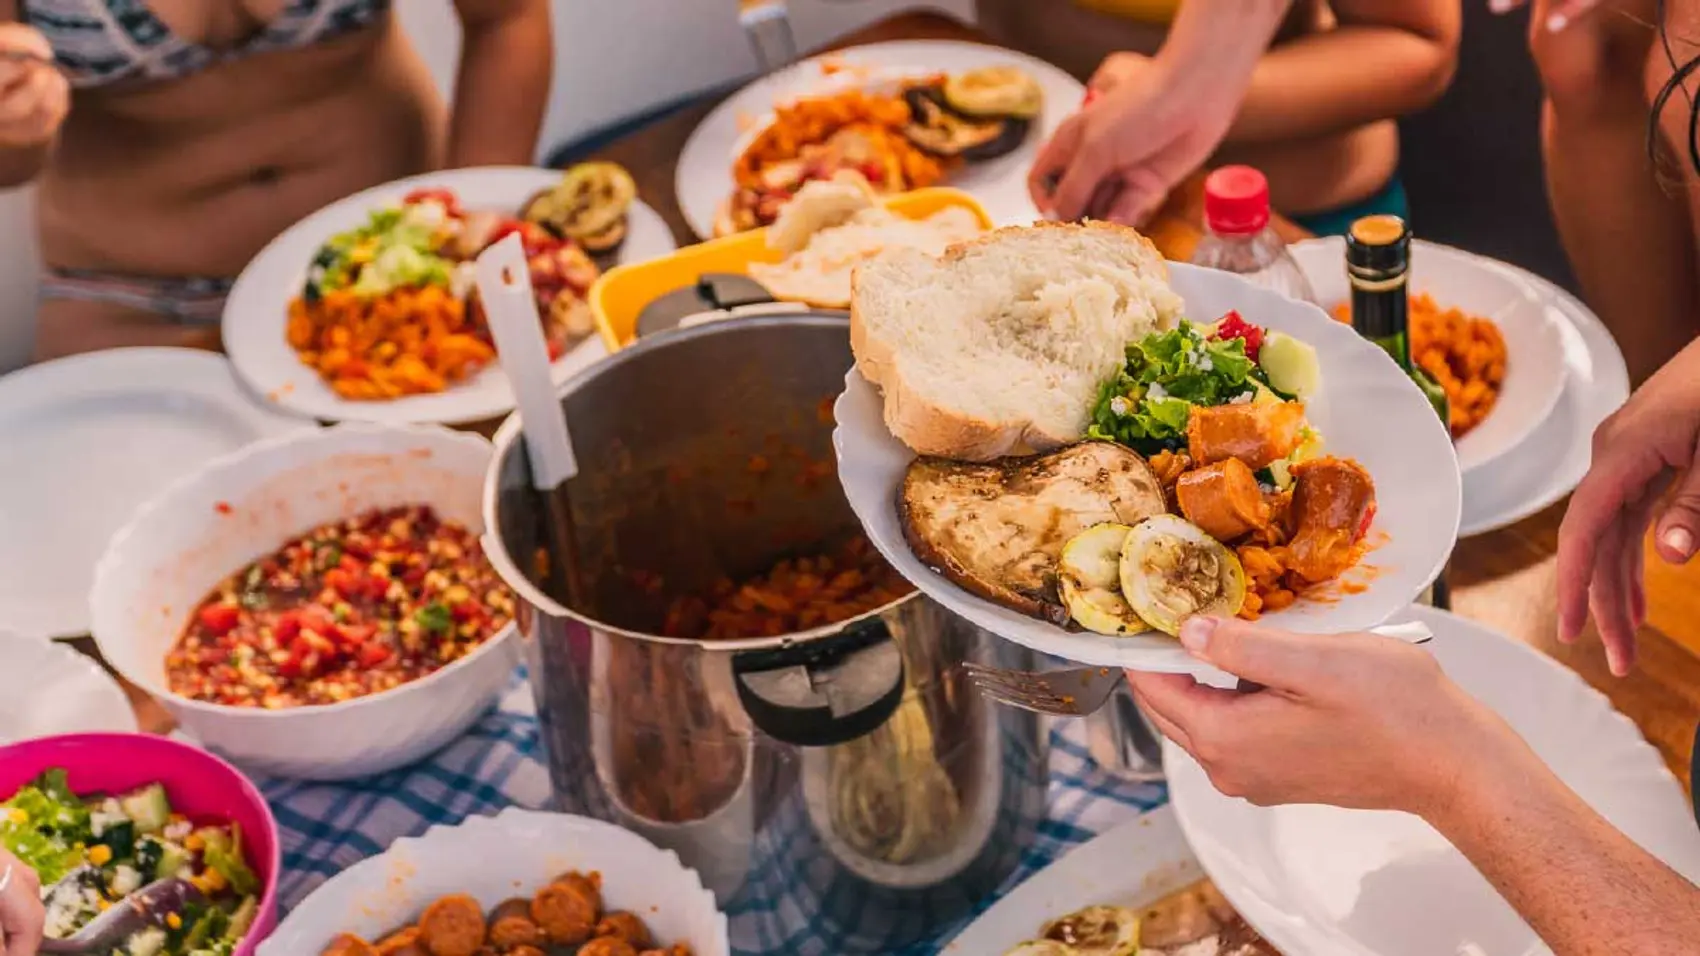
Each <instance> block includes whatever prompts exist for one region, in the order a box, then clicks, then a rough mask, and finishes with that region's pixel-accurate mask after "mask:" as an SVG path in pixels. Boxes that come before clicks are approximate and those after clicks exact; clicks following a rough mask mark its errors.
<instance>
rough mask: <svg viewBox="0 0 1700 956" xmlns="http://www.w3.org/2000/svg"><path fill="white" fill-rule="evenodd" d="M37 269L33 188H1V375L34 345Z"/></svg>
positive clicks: (19, 362)
mask: <svg viewBox="0 0 1700 956" xmlns="http://www.w3.org/2000/svg"><path fill="white" fill-rule="evenodd" d="M39 270H40V264H39V260H38V258H37V249H36V240H35V193H34V190H32V189H28V188H25V189H10V190H0V375H3V374H5V373H7V372H10V371H12V370H13V369H15V368H21V367H22V366H23V365H24V364H25V363H27V362H28V361H29V358H30V351H31V350H32V349H33V348H34V345H35V311H36V301H35V290H36V282H37V274H38V272H39Z"/></svg>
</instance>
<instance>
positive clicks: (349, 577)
mask: <svg viewBox="0 0 1700 956" xmlns="http://www.w3.org/2000/svg"><path fill="white" fill-rule="evenodd" d="M325 584H326V585H327V586H328V587H330V589H331V590H333V591H335V592H336V593H338V594H340V595H342V596H343V597H344V598H345V599H346V598H351V597H354V596H355V595H358V594H359V593H360V590H361V588H360V576H359V575H357V574H355V573H354V572H352V571H349V570H348V569H347V568H341V567H336V568H331V569H330V570H329V571H326V572H325Z"/></svg>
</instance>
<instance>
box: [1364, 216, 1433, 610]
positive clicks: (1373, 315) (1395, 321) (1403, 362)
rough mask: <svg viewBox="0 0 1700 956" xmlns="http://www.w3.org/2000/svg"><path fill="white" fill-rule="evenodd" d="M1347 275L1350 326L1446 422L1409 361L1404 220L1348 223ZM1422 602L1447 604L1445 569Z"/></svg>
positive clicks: (1428, 383)
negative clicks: (1378, 350) (1387, 357)
mask: <svg viewBox="0 0 1700 956" xmlns="http://www.w3.org/2000/svg"><path fill="white" fill-rule="evenodd" d="M1346 277H1347V279H1348V280H1349V281H1350V282H1351V286H1352V327H1353V328H1354V329H1356V330H1357V332H1358V334H1359V335H1362V336H1363V337H1364V338H1366V339H1369V340H1370V341H1371V342H1374V343H1375V344H1377V345H1379V346H1381V347H1382V349H1383V350H1385V351H1386V352H1387V354H1388V355H1390V356H1392V357H1393V361H1395V362H1397V363H1398V364H1399V367H1400V368H1402V369H1404V370H1405V374H1407V375H1409V376H1410V377H1411V381H1413V382H1415V383H1416V386H1417V388H1418V389H1419V390H1421V391H1422V393H1423V395H1424V396H1426V397H1427V398H1428V400H1429V404H1431V405H1433V406H1434V411H1435V414H1437V415H1439V416H1440V421H1441V423H1442V424H1443V425H1447V426H1448V427H1450V422H1451V420H1452V418H1451V414H1450V410H1449V408H1448V406H1447V400H1446V390H1445V389H1443V388H1441V387H1440V384H1439V383H1438V382H1436V381H1435V380H1434V379H1433V378H1431V377H1429V374H1428V373H1427V372H1425V371H1423V369H1422V368H1421V367H1420V366H1418V365H1417V364H1416V363H1414V362H1412V361H1411V322H1410V314H1411V298H1410V296H1411V290H1410V277H1411V229H1410V227H1409V226H1407V225H1406V224H1405V221H1404V220H1403V219H1400V218H1399V217H1398V216H1387V215H1378V216H1365V217H1363V218H1362V219H1359V220H1358V221H1357V222H1354V223H1352V228H1351V230H1350V231H1349V232H1348V233H1347V234H1346ZM1422 602H1423V603H1425V604H1432V605H1434V606H1435V607H1440V608H1449V607H1450V606H1451V599H1450V595H1449V594H1448V592H1447V588H1446V575H1445V572H1444V571H1443V572H1442V573H1441V576H1440V577H1439V578H1437V579H1436V580H1435V582H1434V586H1433V588H1432V589H1431V591H1430V592H1429V593H1426V594H1425V595H1424V596H1423V599H1422Z"/></svg>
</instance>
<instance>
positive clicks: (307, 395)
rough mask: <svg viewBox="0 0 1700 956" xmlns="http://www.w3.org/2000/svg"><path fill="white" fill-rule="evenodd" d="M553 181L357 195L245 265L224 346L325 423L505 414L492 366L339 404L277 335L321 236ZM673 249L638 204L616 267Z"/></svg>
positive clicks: (460, 183) (272, 394) (503, 391)
mask: <svg viewBox="0 0 1700 956" xmlns="http://www.w3.org/2000/svg"><path fill="white" fill-rule="evenodd" d="M560 181H561V173H560V171H559V170H551V169H533V168H529V167H521V166H492V167H484V168H477V169H450V170H444V171H442V172H438V173H425V174H423V175H419V176H413V177H410V178H408V179H401V180H397V181H395V182H393V183H385V184H384V185H382V186H374V187H372V188H371V189H367V190H365V191H364V192H358V193H355V194H354V195H352V196H349V197H348V198H346V199H340V200H338V201H336V202H334V203H332V204H330V205H329V206H326V207H325V208H323V209H321V210H319V211H318V212H316V213H314V214H312V215H311V216H308V217H307V218H306V219H303V220H301V221H300V222H298V223H296V224H295V225H293V226H291V227H289V229H287V230H286V231H285V232H284V233H283V234H282V235H280V236H278V237H277V238H276V239H273V240H272V241H271V242H270V243H269V244H267V245H266V247H265V248H264V249H262V250H260V254H259V255H257V256H255V257H254V261H252V262H250V263H248V267H247V268H245V269H243V270H242V275H241V276H239V277H238V278H237V280H236V285H235V286H234V287H233V288H232V289H231V290H230V297H229V298H228V299H226V300H225V304H224V326H223V328H224V348H225V351H226V352H227V353H229V355H230V360H231V362H233V363H234V364H235V365H236V371H237V373H238V374H240V375H241V376H242V378H243V380H244V381H246V382H247V383H248V385H249V387H251V388H253V389H254V391H255V392H256V393H258V394H260V395H263V396H265V397H266V398H267V399H269V400H270V401H272V402H275V403H276V404H277V407H278V408H280V409H283V410H285V411H288V412H291V413H293V414H296V415H302V416H307V417H311V418H317V419H323V420H326V421H363V422H382V423H387V424H406V423H413V422H436V423H440V424H451V425H452V424H460V423H465V422H475V421H482V420H484V419H488V418H495V417H497V416H499V415H505V414H507V413H508V412H510V411H512V410H513V407H514V396H513V390H512V389H510V388H509V387H508V380H507V378H506V377H505V376H504V375H503V374H502V370H501V369H500V368H498V367H496V366H495V365H494V364H492V365H491V366H490V367H488V368H486V369H484V370H483V371H481V372H479V373H478V374H477V375H475V376H473V377H472V378H471V379H469V380H467V381H465V382H460V383H458V384H456V385H453V386H451V387H450V388H448V389H446V390H444V391H442V392H438V393H436V394H433V395H409V396H405V397H403V398H397V399H392V400H389V401H376V402H361V401H351V400H349V399H345V398H342V397H341V396H339V395H337V394H336V393H335V392H333V391H331V388H330V386H328V385H326V384H325V382H324V380H323V379H321V378H320V377H319V375H318V373H317V372H315V371H313V370H312V369H310V368H308V367H307V366H305V365H302V364H301V360H300V359H299V358H298V357H297V356H296V354H295V350H294V349H293V348H291V347H290V345H289V342H288V341H287V340H286V339H285V338H284V326H285V324H286V322H287V319H288V310H289V302H290V300H291V299H293V298H295V296H296V295H297V294H299V293H300V291H301V284H302V282H303V281H304V280H305V279H306V276H307V266H308V264H309V263H310V262H311V261H312V258H313V256H314V254H315V253H317V252H318V250H319V246H320V245H322V244H323V243H324V241H325V240H326V239H329V238H330V237H331V236H333V235H335V234H337V233H339V232H343V231H345V230H348V229H353V228H355V227H356V226H359V225H360V224H361V223H363V222H365V221H366V217H367V214H369V213H370V212H371V211H372V210H374V209H378V208H380V207H382V206H385V205H388V204H391V203H397V202H400V201H401V200H402V198H403V197H404V196H406V195H407V194H408V193H410V192H412V191H414V190H415V189H424V188H443V189H451V190H453V191H454V192H455V195H457V196H459V197H460V201H461V203H462V205H464V206H465V207H466V208H467V209H507V210H517V209H519V208H520V206H521V205H523V204H524V203H525V201H526V200H527V199H530V198H531V197H532V196H534V195H536V194H537V193H538V192H540V191H542V190H544V189H547V188H549V187H550V186H553V185H555V184H556V183H559V182H560ZM675 248H677V246H676V244H675V243H674V242H673V233H672V231H671V230H670V229H668V228H667V224H666V223H665V222H663V221H662V219H661V216H660V214H658V213H657V212H656V211H655V210H653V209H651V208H649V207H648V206H646V205H644V204H643V203H642V202H634V203H632V208H631V210H630V212H628V213H627V233H626V241H625V242H624V243H623V244H622V245H621V246H620V249H619V253H618V259H619V262H620V263H621V264H622V265H623V264H626V263H631V262H643V261H644V260H647V259H653V258H655V257H656V256H662V255H666V254H667V253H669V252H672V251H673V250H674V249H675ZM606 354H607V351H606V349H605V348H604V347H603V345H602V344H601V339H600V337H599V336H597V335H594V334H593V335H591V336H590V338H588V339H586V340H584V341H583V342H581V343H579V345H578V346H577V347H576V348H574V349H572V350H571V351H569V352H568V353H567V354H565V355H563V356H561V357H560V358H558V359H556V360H555V362H554V364H553V365H552V366H551V369H550V371H551V372H552V374H553V377H554V379H555V381H556V383H557V384H558V383H560V382H564V381H566V380H567V379H568V378H570V377H572V375H573V374H574V373H575V372H577V371H578V370H580V369H582V368H584V367H585V366H586V365H588V364H590V363H591V362H594V361H596V360H597V359H598V358H601V357H602V356H604V355H606Z"/></svg>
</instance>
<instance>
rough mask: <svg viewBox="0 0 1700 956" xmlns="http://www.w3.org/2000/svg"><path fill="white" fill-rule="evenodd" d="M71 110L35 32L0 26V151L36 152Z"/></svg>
mask: <svg viewBox="0 0 1700 956" xmlns="http://www.w3.org/2000/svg"><path fill="white" fill-rule="evenodd" d="M70 109H71V86H70V84H69V83H68V82H67V81H66V80H65V74H64V73H62V72H60V71H59V69H58V68H57V67H55V66H54V65H53V47H52V45H50V44H49V43H48V42H47V38H46V37H44V36H42V35H41V32H40V31H39V30H36V29H35V28H33V27H27V26H24V25H23V24H21V23H0V147H14V148H16V147H30V146H40V145H43V144H45V143H47V142H48V141H49V140H51V139H52V138H53V135H54V134H55V133H57V132H58V131H59V125H60V124H61V123H62V122H64V120H65V114H66V113H68V112H69V111H70Z"/></svg>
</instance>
